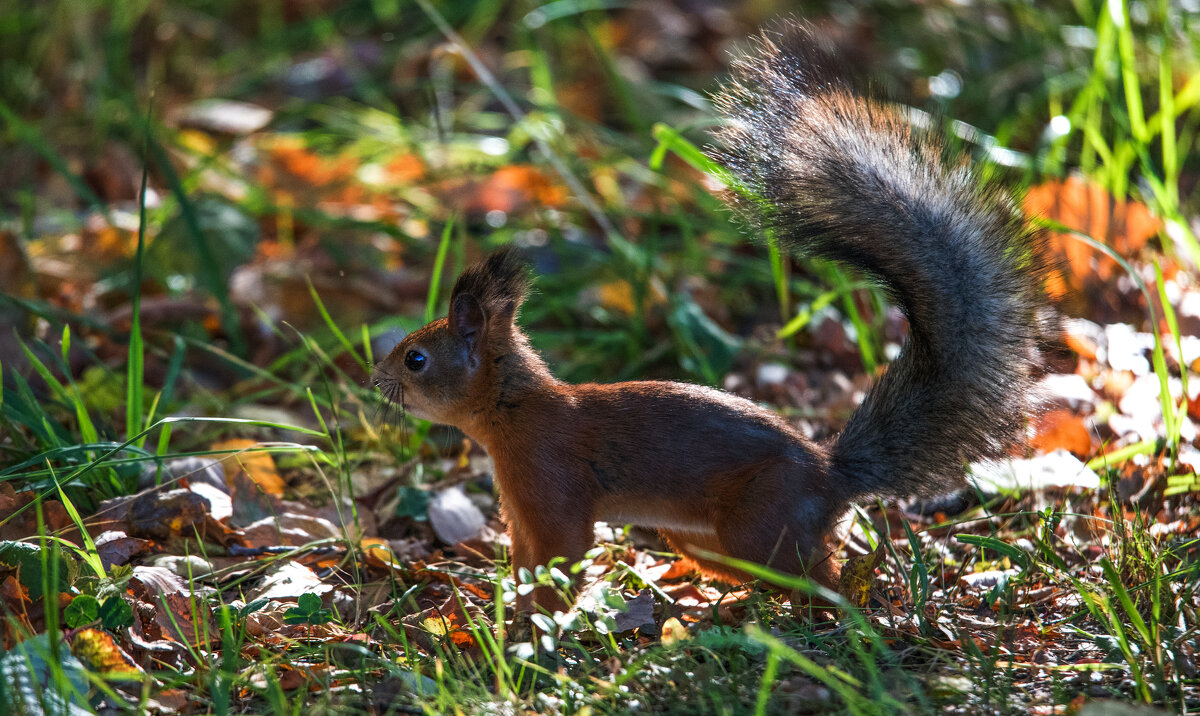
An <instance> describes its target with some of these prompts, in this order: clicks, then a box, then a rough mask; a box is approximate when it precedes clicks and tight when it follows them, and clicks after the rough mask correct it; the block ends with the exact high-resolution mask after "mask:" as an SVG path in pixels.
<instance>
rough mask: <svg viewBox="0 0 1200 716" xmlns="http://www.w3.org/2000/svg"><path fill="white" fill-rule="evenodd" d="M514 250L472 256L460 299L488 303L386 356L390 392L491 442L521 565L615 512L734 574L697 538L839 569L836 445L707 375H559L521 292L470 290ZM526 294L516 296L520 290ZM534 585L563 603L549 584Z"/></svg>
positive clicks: (579, 542) (381, 371) (826, 570)
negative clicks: (833, 553)
mask: <svg viewBox="0 0 1200 716" xmlns="http://www.w3.org/2000/svg"><path fill="white" fill-rule="evenodd" d="M517 262H518V260H517V259H516V257H515V256H513V255H512V254H511V252H507V251H502V252H499V253H497V254H495V255H493V256H492V258H491V259H490V260H489V261H488V262H487V263H485V264H481V265H479V266H476V267H474V268H472V269H471V272H468V274H466V275H465V276H464V278H467V279H468V281H467V282H466V283H464V282H463V281H461V280H460V284H459V285H458V286H456V289H455V295H454V298H453V299H452V305H458V304H460V303H461V302H463V301H469V302H471V303H472V304H473V305H472V307H471V310H467V311H465V312H464V315H467V314H472V311H473V310H474V307H475V306H476V305H477V306H478V308H481V309H482V312H481V313H478V314H472V315H473V317H468V318H465V319H464V320H463V321H462V322H455V320H454V318H453V316H452V317H451V319H449V320H447V319H442V320H439V321H435V322H433V323H431V324H429V325H428V326H426V327H424V328H422V329H420V330H418V331H414V332H413V333H412V334H411V335H409V336H407V337H406V338H405V339H404V341H402V342H401V344H400V345H399V346H397V347H396V348H395V349H394V350H393V351H392V353H391V354H390V355H389V356H388V357H387V359H385V360H384V361H383V362H382V363H380V365H379V366H378V368H377V380H378V381H379V383H380V385H381V387H382V388H383V389H384V391H385V393H386V394H387V395H388V397H389V398H391V399H393V400H395V401H396V402H400V403H402V404H403V405H404V406H405V408H406V409H408V410H409V411H410V412H412V413H413V414H415V415H417V416H420V417H425V418H428V419H431V420H434V421H436V422H439V423H446V424H449V425H455V426H457V427H459V428H460V429H462V431H463V432H464V433H466V434H467V435H468V436H469V437H471V438H472V439H473V440H475V441H476V442H478V443H479V444H480V445H482V446H483V447H484V448H485V449H486V450H487V452H488V454H489V455H491V457H492V460H493V461H494V464H495V476H496V483H497V485H498V487H499V490H500V496H501V512H502V516H503V518H504V521H505V524H506V525H507V526H508V531H509V535H510V537H511V539H512V560H513V567H514V568H517V569H519V568H521V567H525V568H528V569H531V570H532V569H533V568H534V567H535V566H536V565H539V564H546V563H547V562H548V561H549V560H550V559H551V558H553V557H556V556H563V557H566V558H567V559H568V560H569V561H572V562H573V561H576V560H579V559H581V558H582V557H583V555H584V552H586V551H587V550H588V549H589V548H590V547H591V546H592V535H593V526H592V525H593V523H594V522H595V521H596V520H607V521H610V522H615V523H618V524H625V523H634V524H641V525H647V526H650V527H657V528H658V529H659V532H660V533H661V534H662V536H663V537H664V538H665V539H666V540H667V542H668V543H670V544H671V546H672V547H673V548H674V549H676V550H678V551H679V552H680V553H682V554H684V555H688V556H689V557H692V559H693V561H695V562H696V563H697V564H698V565H699V566H700V567H701V569H702V570H703V571H705V572H707V573H709V574H712V575H714V576H718V577H723V578H725V579H726V580H732V581H735V582H736V581H742V580H743V579H744V578H745V576H744V575H742V574H739V573H738V572H737V571H736V570H732V569H730V568H729V567H727V566H726V565H723V564H721V563H719V562H714V561H711V560H705V559H702V558H699V557H697V556H695V554H694V550H695V549H696V548H699V549H702V550H707V551H710V552H716V553H720V554H726V555H729V556H732V557H737V558H740V559H744V560H749V561H752V562H755V563H758V564H769V565H771V566H773V567H775V568H777V569H781V570H783V571H786V572H791V573H794V574H801V573H805V572H808V573H809V574H812V575H815V576H817V577H818V578H819V579H820V580H821V581H824V582H826V583H831V582H833V581H835V579H836V574H837V567H836V562H835V561H834V560H832V559H830V549H829V547H828V545H827V544H826V542H825V535H827V534H828V532H829V529H830V527H831V524H830V523H831V521H832V520H833V519H834V518H835V517H836V516H837V515H839V514H840V512H841V508H842V506H844V504H845V502H846V499H847V498H846V497H845V496H843V495H840V494H838V492H837V490H836V485H837V483H836V481H832V480H827V479H825V476H826V473H827V471H828V469H829V468H828V464H829V459H828V455H827V453H826V452H825V451H824V450H822V449H820V448H819V447H817V446H815V445H814V444H812V443H811V442H810V441H808V440H807V439H806V438H805V437H804V436H803V435H801V434H800V433H799V432H797V431H796V430H795V429H794V428H792V427H791V426H790V425H788V424H787V423H786V422H784V421H783V420H782V419H780V418H779V417H778V416H777V415H775V414H774V413H772V412H770V411H767V410H764V409H762V408H759V407H758V406H757V405H755V404H753V403H751V402H750V401H748V400H744V399H742V398H738V397H736V396H732V395H729V394H726V393H722V392H720V391H716V390H712V389H709V388H704V387H701V386H696V385H688V384H684V383H669V382H654V381H639V382H629V383H617V384H613V385H598V384H586V385H570V384H567V383H564V382H562V381H559V380H557V379H556V378H554V376H552V375H551V374H550V372H549V370H548V369H547V368H546V365H545V363H543V362H542V360H541V358H540V357H539V356H538V355H537V353H536V352H534V351H533V350H532V349H531V348H530V347H529V344H528V341H527V340H526V338H525V336H524V335H523V334H522V333H521V332H520V329H519V328H517V327H516V326H515V325H514V323H513V320H512V318H513V315H514V313H515V305H514V306H513V307H512V309H511V310H510V309H509V308H508V306H507V305H504V304H505V302H504V301H501V302H500V303H499V304H497V303H496V302H495V299H492V300H493V303H492V304H491V305H484V304H482V303H480V302H479V301H478V299H477V298H474V297H473V294H466V293H464V291H465V290H470V286H471V285H473V284H472V283H471V282H472V281H473V280H475V278H477V274H479V273H480V272H485V273H488V274H490V273H495V272H497V271H509V270H511V269H512V265H513V264H515V263H517ZM477 292H479V293H481V291H477ZM517 295H518V298H516V299H514V300H513V301H512V302H513V303H514V304H518V303H519V296H523V290H522V291H520V292H519V293H518V294H517ZM465 296H472V298H465ZM464 332H465V333H470V332H476V335H477V338H476V339H475V340H474V341H473V342H472V341H471V340H465V339H464V338H463V334H464ZM414 350H416V351H420V352H421V353H422V354H424V355H425V356H426V361H427V362H426V363H425V364H424V365H423V366H422V367H421V370H420V371H417V372H414V371H412V370H410V369H408V368H407V367H406V366H405V357H406V356H407V354H408V353H409V352H410V351H414ZM806 567H807V569H806ZM533 600H534V601H535V602H536V603H537V604H538V605H540V606H544V607H548V608H549V607H555V606H561V605H559V604H558V602H557V600H556V598H555V597H554V596H553V594H552V593H550V592H549V590H546V591H544V592H539V593H536V594H535V595H534V596H533ZM520 606H521V607H522V608H525V609H528V608H529V606H530V603H529V600H528V599H526V600H524V602H523V603H522V604H521V605H520Z"/></svg>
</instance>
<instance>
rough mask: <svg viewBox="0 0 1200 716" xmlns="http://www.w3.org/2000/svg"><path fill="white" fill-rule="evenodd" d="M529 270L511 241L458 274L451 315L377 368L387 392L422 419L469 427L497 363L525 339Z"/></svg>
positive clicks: (378, 380)
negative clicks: (522, 311)
mask: <svg viewBox="0 0 1200 716" xmlns="http://www.w3.org/2000/svg"><path fill="white" fill-rule="evenodd" d="M528 291H529V269H528V266H527V265H526V263H525V262H524V261H523V260H521V259H520V258H519V256H518V255H517V252H516V251H515V250H513V249H512V248H510V247H505V248H502V249H499V250H497V251H495V252H494V253H492V255H491V256H489V257H488V258H487V259H486V260H485V261H482V262H480V263H477V264H475V265H474V266H471V267H470V268H468V269H467V270H466V271H464V272H463V274H462V275H461V276H459V277H458V281H456V282H455V284H454V290H453V291H452V292H451V294H450V314H449V315H448V316H446V317H445V318H439V319H438V320H436V321H433V322H432V323H429V324H428V325H426V326H424V327H422V328H420V329H418V330H416V331H413V332H412V333H410V334H408V335H407V336H405V338H404V340H402V341H400V344H399V345H398V346H396V347H395V348H394V349H392V352H391V353H390V354H388V357H387V358H385V359H384V360H383V361H382V362H380V363H379V364H378V365H376V367H375V375H374V380H375V384H376V385H378V386H379V388H380V390H382V391H383V394H384V396H385V397H387V398H388V399H389V400H391V401H392V402H394V403H399V404H400V405H401V406H403V408H404V409H405V410H406V411H408V412H410V413H412V414H413V415H414V416H416V417H418V418H424V419H426V420H432V421H433V422H436V423H445V424H448V425H457V426H459V427H462V425H463V422H464V420H465V419H467V418H468V416H469V414H470V411H471V410H472V406H476V405H478V404H479V401H480V399H481V398H482V397H483V396H484V394H485V392H486V391H487V390H488V389H489V388H490V387H491V384H492V383H493V382H494V380H495V378H494V374H495V371H494V368H495V365H494V362H495V361H496V360H497V359H498V358H499V357H501V356H504V355H507V354H509V353H510V351H511V349H512V347H513V345H514V344H523V338H522V337H521V334H520V331H519V329H518V328H517V327H516V325H515V324H514V320H515V319H516V315H517V310H518V309H519V308H520V307H521V303H522V302H523V301H524V300H525V295H526V293H528Z"/></svg>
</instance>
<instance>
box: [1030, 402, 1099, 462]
mask: <svg viewBox="0 0 1200 716" xmlns="http://www.w3.org/2000/svg"><path fill="white" fill-rule="evenodd" d="M1033 447H1034V448H1035V449H1036V450H1037V451H1038V452H1051V451H1053V450H1055V449H1057V448H1064V449H1066V450H1067V451H1068V452H1070V453H1071V454H1072V455H1075V456H1076V457H1087V456H1089V455H1091V454H1092V433H1091V431H1089V430H1088V429H1087V426H1086V425H1084V423H1083V418H1080V417H1079V416H1077V415H1075V414H1074V413H1072V412H1071V411H1069V410H1053V411H1051V412H1049V413H1046V414H1045V415H1043V416H1042V417H1041V418H1040V419H1039V420H1038V421H1037V434H1036V436H1035V437H1034V438H1033Z"/></svg>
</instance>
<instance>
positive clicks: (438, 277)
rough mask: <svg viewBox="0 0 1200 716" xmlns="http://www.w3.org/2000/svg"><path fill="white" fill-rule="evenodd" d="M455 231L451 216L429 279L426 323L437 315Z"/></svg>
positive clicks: (445, 227)
mask: <svg viewBox="0 0 1200 716" xmlns="http://www.w3.org/2000/svg"><path fill="white" fill-rule="evenodd" d="M453 231H454V217H453V216H451V217H450V219H449V221H447V222H446V226H444V227H443V228H442V238H441V240H440V241H438V249H437V256H435V257H434V259H433V272H432V273H431V274H430V277H429V295H428V296H426V297H425V322H426V323H429V322H430V321H432V320H433V319H434V318H436V317H437V315H436V314H435V313H434V312H435V311H436V310H437V302H438V293H439V292H440V290H441V285H442V271H443V270H444V269H445V266H446V252H447V250H448V249H449V248H450V235H451V232H453Z"/></svg>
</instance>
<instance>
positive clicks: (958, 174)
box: [375, 24, 1045, 611]
mask: <svg viewBox="0 0 1200 716" xmlns="http://www.w3.org/2000/svg"><path fill="white" fill-rule="evenodd" d="M832 66H833V61H832V59H831V55H830V54H829V53H828V52H827V51H825V50H824V49H822V48H821V47H820V43H819V42H818V40H817V38H816V37H815V36H814V34H813V33H812V31H811V30H810V29H808V28H807V27H804V26H801V25H797V24H791V25H785V26H784V27H783V28H782V29H780V30H778V31H776V32H767V33H764V34H763V35H762V36H761V37H760V38H759V40H758V44H757V46H756V48H755V50H754V51H753V52H752V54H749V55H747V56H745V57H742V58H740V59H739V60H737V61H736V63H735V65H734V71H733V79H732V81H731V82H730V83H729V84H727V85H726V86H725V87H723V88H722V90H721V91H720V93H719V94H718V96H717V98H716V106H717V108H718V109H719V111H720V112H721V113H722V114H723V115H724V116H725V118H726V120H727V122H726V123H725V124H724V125H723V127H722V128H721V129H719V130H718V131H717V133H716V136H717V140H718V145H719V147H720V148H719V149H714V150H710V154H712V155H713V157H714V158H715V159H716V160H717V161H719V162H720V163H722V164H723V165H724V166H726V167H727V168H728V169H729V170H730V171H731V172H732V174H733V175H734V176H735V177H736V178H737V180H738V181H740V182H741V184H742V185H743V189H744V191H741V192H739V193H737V194H734V193H733V192H730V197H729V198H730V202H731V203H732V204H733V205H734V206H735V208H737V209H738V210H740V212H741V213H742V214H743V215H745V216H746V217H748V219H749V220H750V221H751V222H752V223H753V225H755V226H758V227H760V228H769V229H770V230H772V231H773V232H774V235H775V237H776V238H777V240H778V241H779V242H780V244H781V245H782V246H784V247H786V248H788V249H790V250H794V251H799V252H803V253H807V254H811V255H816V256H821V257H825V258H829V259H833V260H837V261H841V262H844V263H846V264H849V265H851V266H853V267H855V268H858V269H860V270H862V271H863V272H864V273H866V274H867V275H869V276H871V277H873V278H874V279H876V280H878V281H879V282H880V283H881V284H882V285H883V286H884V287H885V289H886V290H887V291H888V293H889V295H890V297H891V298H892V299H893V300H894V301H895V302H896V303H897V305H898V306H899V307H900V308H901V309H902V310H903V311H904V313H905V315H906V316H907V318H908V321H909V326H910V330H909V336H908V339H907V341H906V345H905V347H904V349H903V350H902V351H901V353H900V355H899V356H898V357H897V358H896V360H895V361H894V362H893V363H892V365H891V366H890V368H889V369H888V370H887V372H886V373H885V374H884V375H883V376H882V377H880V378H879V379H878V380H877V381H876V382H875V383H874V385H873V386H872V388H871V389H870V390H869V391H868V393H867V395H866V397H865V399H864V400H863V402H862V405H861V406H860V407H859V408H858V409H857V411H856V412H855V413H854V414H853V415H852V416H851V418H850V420H849V422H848V423H847V425H846V426H845V429H844V430H842V432H841V433H840V434H839V435H837V436H836V437H834V438H833V439H831V440H828V441H825V442H821V443H816V442H813V441H811V440H809V439H808V438H806V437H805V436H804V435H803V434H801V433H800V432H799V431H798V430H796V429H795V428H794V427H792V426H791V425H789V424H788V423H787V422H786V421H784V420H783V419H782V418H780V417H779V416H778V415H776V414H775V413H773V412H771V411H770V410H767V409H764V408H762V407H760V406H758V405H756V404H755V403H753V402H751V401H749V400H746V399H744V398H741V397H738V396H735V395H731V394H729V393H725V392H722V391H719V390H714V389H712V388H706V387H703V386H698V385H689V384H686V383H677V382H659V381H634V382H627V383H616V384H611V385H601V384H595V383H589V384H584V385H571V384H568V383H564V382H562V381H560V380H558V379H556V378H555V377H554V376H553V375H551V373H550V370H549V369H548V368H547V366H546V363H545V362H544V361H543V360H542V358H541V357H540V356H539V355H538V354H537V352H535V351H534V350H533V349H532V348H531V347H530V344H529V340H528V339H527V338H526V336H525V334H524V333H523V332H522V331H521V329H520V328H519V327H518V326H517V325H516V323H515V319H516V317H517V312H518V310H519V309H520V307H521V304H522V302H523V301H524V300H525V297H526V294H527V291H528V287H529V278H528V271H527V268H526V266H525V264H524V263H523V262H522V261H521V260H520V259H519V258H518V256H517V254H516V253H515V252H514V251H513V250H511V249H507V248H506V249H501V250H499V251H497V252H495V253H493V254H492V255H491V256H490V257H489V258H488V259H487V260H486V261H484V262H482V263H479V264H477V265H474V266H471V267H470V268H468V269H467V270H466V271H465V272H464V273H463V274H462V275H461V276H460V277H459V279H458V281H457V282H456V283H455V285H454V289H453V291H452V295H451V298H450V310H449V315H448V316H447V317H446V318H442V319H439V320H436V321H434V322H432V323H430V324H428V325H426V326H425V327H423V328H421V329H419V330H416V331H414V332H413V333H411V334H410V335H408V336H407V337H405V338H404V340H403V341H402V342H401V343H400V344H399V345H398V346H397V347H396V348H395V349H394V350H393V351H392V352H391V354H390V355H388V357H387V358H386V359H385V360H384V361H382V362H381V363H380V364H379V365H378V367H377V369H376V373H375V380H376V383H377V385H378V386H379V387H380V389H381V390H382V391H383V393H384V395H385V396H386V397H387V398H389V399H390V400H392V401H394V402H396V403H399V404H401V405H402V406H403V408H404V409H405V410H407V411H408V412H409V413H411V414H412V415H415V416H417V417H420V418H425V419H427V420H432V421H434V422H437V423H445V424H448V425H453V426H456V427H458V428H460V429H461V430H462V431H463V432H464V433H465V434H466V435H468V436H469V437H471V438H472V439H473V440H475V441H476V442H478V443H479V444H480V445H482V446H483V447H484V448H485V449H486V450H487V452H488V454H489V455H490V456H491V458H492V460H493V461H494V464H495V480H496V484H497V486H498V487H499V491H500V501H501V514H502V517H503V519H504V522H505V524H506V525H507V528H508V533H509V536H510V537H511V539H512V555H511V556H512V563H513V567H514V570H516V569H519V568H521V567H525V568H528V569H530V570H532V569H533V567H535V566H536V565H539V564H546V563H547V562H549V561H550V559H551V558H553V557H556V556H563V557H565V558H566V559H567V560H568V561H569V562H574V561H576V560H579V559H581V558H582V557H583V555H584V553H585V552H586V551H587V550H588V549H589V548H590V547H591V546H592V541H593V522H595V521H596V520H604V521H607V522H612V523H617V524H636V525H641V526H644V527H650V528H655V529H657V530H658V532H659V533H661V535H662V537H663V538H664V539H665V540H666V541H667V542H668V543H669V544H670V545H671V546H672V548H674V549H675V550H677V551H678V552H679V553H681V554H682V555H684V556H685V557H689V558H691V559H692V560H693V561H694V562H695V563H696V564H697V565H698V566H699V567H700V569H701V570H702V571H704V572H706V573H708V574H710V575H713V576H716V577H719V578H723V579H725V580H734V581H735V582H740V581H743V580H744V578H745V575H744V574H740V573H739V572H738V571H737V570H733V569H730V568H729V567H727V566H726V565H725V564H723V563H720V562H717V561H711V560H705V559H702V558H699V557H698V556H697V553H696V550H697V549H700V550H706V551H708V552H714V553H718V554H723V555H729V556H731V557H736V558H739V559H742V560H749V561H751V562H755V563H759V564H766V565H769V566H771V567H773V568H775V569H778V570H781V571H784V572H788V573H792V574H806V575H808V576H810V577H812V578H814V579H816V580H817V581H818V582H821V583H824V584H826V585H833V584H835V583H836V581H837V577H838V574H839V565H838V563H837V561H836V559H835V558H834V556H833V554H832V552H833V549H834V546H833V539H832V533H833V532H834V527H835V524H836V523H837V522H838V521H839V520H840V519H841V517H842V516H843V515H844V514H845V512H846V511H847V509H848V507H849V505H850V503H851V502H852V501H855V500H861V499H864V498H872V497H875V496H884V497H900V498H908V497H916V496H931V495H935V494H939V493H944V492H947V491H950V490H953V489H955V488H956V487H959V486H960V485H962V484H963V480H964V472H965V469H964V468H965V466H966V465H967V463H969V462H972V461H975V460H980V459H985V458H997V457H1003V456H1005V455H1007V454H1008V453H1009V451H1010V450H1011V449H1012V447H1013V446H1015V445H1017V444H1019V441H1020V437H1021V434H1022V432H1023V428H1024V423H1025V421H1026V419H1027V417H1028V415H1029V414H1030V412H1031V410H1033V408H1034V405H1035V401H1034V400H1033V398H1032V397H1031V395H1032V383H1033V378H1032V373H1033V370H1034V367H1035V365H1036V363H1037V361H1038V353H1039V352H1038V348H1039V336H1041V335H1044V331H1042V330H1039V328H1040V327H1041V326H1043V324H1044V320H1045V319H1044V318H1042V315H1043V314H1044V311H1043V308H1044V306H1045V299H1044V294H1043V292H1042V290H1041V285H1042V280H1043V277H1044V269H1043V268H1042V265H1043V264H1042V261H1041V258H1040V257H1041V256H1042V251H1043V250H1042V241H1041V239H1040V238H1039V235H1038V234H1037V233H1035V232H1033V231H1031V230H1030V229H1029V228H1027V227H1026V225H1025V223H1024V221H1023V220H1022V218H1021V216H1020V214H1019V213H1018V211H1017V210H1016V208H1015V207H1014V206H1013V204H1012V202H1011V201H1010V200H1009V199H1007V198H1006V196H1005V195H1004V194H1002V193H1000V192H998V191H997V190H995V189H994V188H989V187H985V186H981V185H980V184H979V183H978V182H977V180H976V179H975V178H974V177H973V176H972V174H971V172H970V170H969V167H968V166H967V165H966V163H965V162H964V161H962V160H960V159H955V158H952V157H947V156H946V152H945V151H944V150H943V148H942V146H941V145H939V144H938V143H937V142H936V141H935V140H934V139H932V138H930V137H927V136H919V135H917V134H914V133H913V132H912V130H911V128H910V126H909V124H908V123H907V122H906V121H905V120H904V119H903V118H902V116H901V115H900V114H898V113H897V111H896V110H895V109H893V108H892V107H890V106H887V105H885V104H882V103H879V102H876V101H873V100H869V99H864V98H862V97H861V96H859V95H857V94H855V93H854V91H853V90H852V89H851V88H850V87H849V85H848V83H847V82H846V81H845V80H843V79H842V78H841V77H840V76H839V75H838V74H837V73H836V72H833V71H832V70H831V68H832ZM750 197H752V198H750ZM535 605H536V606H539V607H542V608H551V609H552V608H555V607H561V606H563V605H562V604H561V603H560V602H559V600H558V599H557V598H556V597H555V595H554V594H553V593H552V592H551V590H548V589H544V588H543V589H539V590H536V591H534V592H533V594H532V603H531V600H530V598H529V597H528V596H527V597H524V598H522V599H520V600H519V601H518V609H519V610H524V611H528V610H529V609H530V608H531V607H533V606H535Z"/></svg>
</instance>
